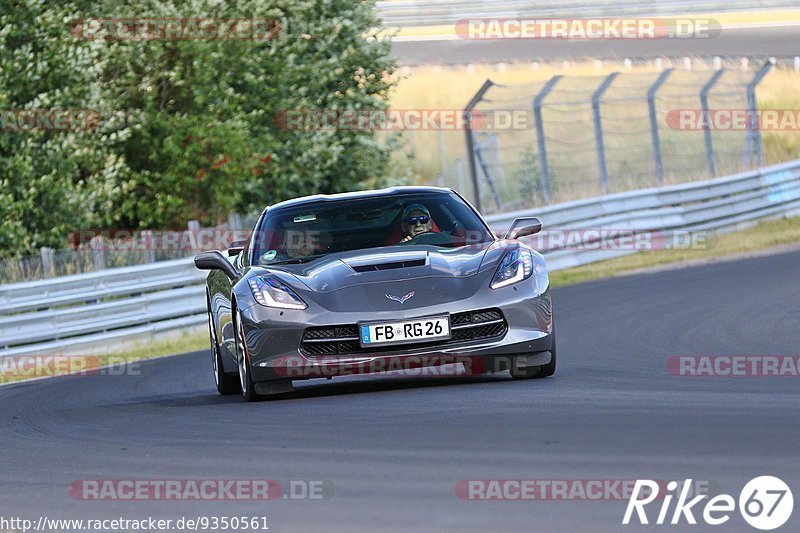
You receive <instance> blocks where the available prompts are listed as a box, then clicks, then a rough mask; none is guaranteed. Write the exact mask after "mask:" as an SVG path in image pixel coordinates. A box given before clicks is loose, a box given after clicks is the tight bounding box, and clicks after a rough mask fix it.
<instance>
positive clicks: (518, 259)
mask: <svg viewBox="0 0 800 533" xmlns="http://www.w3.org/2000/svg"><path fill="white" fill-rule="evenodd" d="M531 274H533V256H531V252H530V250H526V249H524V248H516V249H514V250H509V251H508V252H506V255H504V256H503V259H502V260H501V261H500V266H498V267H497V272H496V273H495V275H494V278H492V283H491V285H490V287H491V288H492V289H499V288H501V287H506V286H508V285H513V284H514V283H519V282H520V281H522V280H524V279H528V278H529V277H531Z"/></svg>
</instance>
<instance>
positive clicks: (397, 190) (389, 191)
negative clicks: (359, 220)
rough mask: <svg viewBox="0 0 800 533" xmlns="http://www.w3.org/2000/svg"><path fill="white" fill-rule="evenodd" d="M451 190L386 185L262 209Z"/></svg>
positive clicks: (281, 203) (325, 195) (442, 192)
mask: <svg viewBox="0 0 800 533" xmlns="http://www.w3.org/2000/svg"><path fill="white" fill-rule="evenodd" d="M452 192H453V190H452V189H448V188H446V187H422V186H403V187H387V188H385V189H372V190H368V191H354V192H343V193H338V194H314V195H312V196H303V197H300V198H293V199H291V200H285V201H283V202H279V203H277V204H274V205H270V206H267V207H266V208H265V209H264V211H265V212H266V211H267V210H268V209H276V208H283V207H296V206H300V205H305V204H310V203H314V202H335V201H339V200H352V199H357V198H381V197H391V196H402V195H406V194H424V193H438V194H452Z"/></svg>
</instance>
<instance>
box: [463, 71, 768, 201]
mask: <svg viewBox="0 0 800 533" xmlns="http://www.w3.org/2000/svg"><path fill="white" fill-rule="evenodd" d="M770 67H771V64H770V63H767V64H765V65H764V66H763V67H762V68H760V69H759V70H758V71H757V72H755V73H753V72H747V71H737V70H729V69H725V68H719V69H716V70H713V71H710V72H702V71H700V72H698V71H683V70H677V69H666V70H663V71H662V72H654V73H652V74H621V73H616V72H615V73H612V74H610V75H608V76H598V77H570V76H560V75H558V76H554V77H553V78H551V79H549V80H547V81H543V82H540V83H533V84H527V85H513V86H508V85H498V84H495V83H492V82H491V81H487V82H486V83H485V84H484V85H483V87H481V89H480V90H479V91H478V93H477V94H476V95H475V97H474V98H473V100H472V101H471V102H470V104H469V105H468V106H467V109H466V110H465V112H466V113H467V114H468V119H469V120H468V124H471V125H472V127H471V128H470V129H468V131H467V135H466V138H467V142H466V144H467V153H468V158H467V167H468V168H466V169H461V170H460V171H459V172H454V173H451V177H450V179H449V180H448V181H449V182H450V183H448V185H450V186H453V187H455V188H459V189H461V190H464V188H463V187H464V186H465V185H467V184H466V183H465V181H469V185H468V190H471V191H470V192H472V194H471V195H470V196H471V197H472V199H473V201H475V202H476V203H477V204H479V208H480V209H481V210H482V211H483V212H485V213H497V212H502V211H509V210H514V209H523V208H529V207H536V206H541V205H547V204H551V203H558V202H565V201H570V200H576V199H580V198H587V197H591V196H597V195H600V194H607V193H614V192H621V191H627V190H632V189H641V188H645V187H653V186H661V185H668V184H673V183H681V182H686V181H693V180H699V179H707V178H709V177H715V176H722V175H726V174H733V173H736V172H740V171H744V170H749V169H752V168H755V167H757V166H759V165H760V164H762V163H763V156H762V148H761V135H760V131H759V129H758V122H759V121H758V120H754V119H753V118H752V117H755V112H756V109H757V107H756V105H757V104H756V100H755V89H756V86H757V85H758V83H759V82H760V81H761V79H763V77H764V76H765V75H766V73H767V72H768V71H769V69H770ZM722 110H725V111H727V112H728V114H729V115H736V114H737V113H738V115H740V116H741V115H744V116H745V117H747V120H746V124H745V125H744V127H731V128H716V127H712V126H713V125H712V124H709V122H708V120H709V118H710V117H711V120H714V119H713V117H715V116H716V115H718V114H719V112H720V111H722ZM514 113H516V114H517V115H519V114H523V115H524V117H526V118H527V119H528V120H525V121H521V123H524V126H523V127H498V125H497V124H496V123H495V124H493V123H492V117H494V118H495V119H496V117H498V116H501V115H510V114H514ZM487 117H488V118H487ZM487 124H488V125H489V127H487ZM465 172H466V179H465ZM476 191H477V195H476V194H475V192H476ZM476 197H477V198H476Z"/></svg>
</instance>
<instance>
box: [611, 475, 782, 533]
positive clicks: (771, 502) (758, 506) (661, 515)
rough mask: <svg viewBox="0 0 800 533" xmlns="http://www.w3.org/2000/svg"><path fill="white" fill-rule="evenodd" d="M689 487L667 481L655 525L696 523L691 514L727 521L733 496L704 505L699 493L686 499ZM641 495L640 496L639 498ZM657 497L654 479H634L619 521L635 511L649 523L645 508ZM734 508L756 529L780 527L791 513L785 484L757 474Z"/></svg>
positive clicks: (722, 496) (711, 521)
mask: <svg viewBox="0 0 800 533" xmlns="http://www.w3.org/2000/svg"><path fill="white" fill-rule="evenodd" d="M679 486H680V487H681V488H680V491H679V492H680V494H678V491H677V490H676V489H678V487H679ZM691 486H692V480H691V479H687V480H686V482H685V483H683V484H681V485H679V484H678V482H676V481H670V482H669V483H668V484H667V491H668V492H667V494H666V496H664V498H663V500H661V508H660V510H659V511H658V518H656V521H655V523H656V524H658V525H663V524H672V525H676V524H681V523H684V522H683V521H684V520H685V523H687V524H691V525H696V524H697V519H696V518H695V513H698V514H700V513H702V519H703V521H705V523H706V524H708V525H711V526H719V525H722V524H724V523H726V522H727V521H728V520H730V518H731V514H732V513H734V511H736V507H737V505H736V504H737V502H736V500H734V498H733V496H730V495H728V494H720V495H718V496H714V497H713V498H711V499H710V500H708V501H707V502H705V505H699V504H700V502H702V501H703V500H704V499H705V498H708V495H707V494H701V495H699V496H695V497H694V498H692V499H691V500H690V499H689V489H690V487H691ZM642 495H644V497H641V496H642ZM658 496H659V494H658V483H657V482H656V481H652V480H649V479H644V480H642V479H638V480H636V485H634V488H633V494H631V497H630V499H629V500H628V508H627V509H626V510H625V517H624V518H623V519H622V523H623V524H625V525H628V524H630V523H631V519H632V518H633V516H634V513H635V514H636V518H637V519H638V521H639V523H640V524H650V520H651V519H652V514H651V516H650V517H648V515H647V511H645V507H646V506H647V505H649V504H650V503H652V502H653V501H655V500H656V498H657V497H658ZM675 496H677V501H676V503H675V507H674V509H672V516H671V517H670V510H671V509H670V508H671V506H672V501H673V499H675ZM738 507H739V513H741V515H742V518H744V520H745V521H746V522H747V523H748V524H750V525H751V526H753V527H754V528H756V529H760V530H762V531H769V530H772V529H777V528H779V527H781V526H782V525H783V524H785V523H786V522H787V521H788V520H789V518H790V517H791V516H792V510H793V509H794V497H793V496H792V491H791V489H789V486H788V485H787V484H786V483H784V482H783V481H782V480H781V479H778V478H776V477H772V476H760V477H757V478H755V479H752V480H750V481H749V482H748V483H747V485H745V486H744V488H743V489H742V491H741V493H739V501H738ZM701 509H702V511H701ZM634 523H635V522H634Z"/></svg>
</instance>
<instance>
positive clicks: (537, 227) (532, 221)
mask: <svg viewBox="0 0 800 533" xmlns="http://www.w3.org/2000/svg"><path fill="white" fill-rule="evenodd" d="M540 231H542V221H541V220H539V219H538V218H536V217H523V218H517V219H515V220H514V222H513V223H512V224H511V227H510V228H508V231H507V232H506V236H505V237H503V238H504V239H519V238H520V237H525V236H527V235H535V234H537V233H539V232H540Z"/></svg>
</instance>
